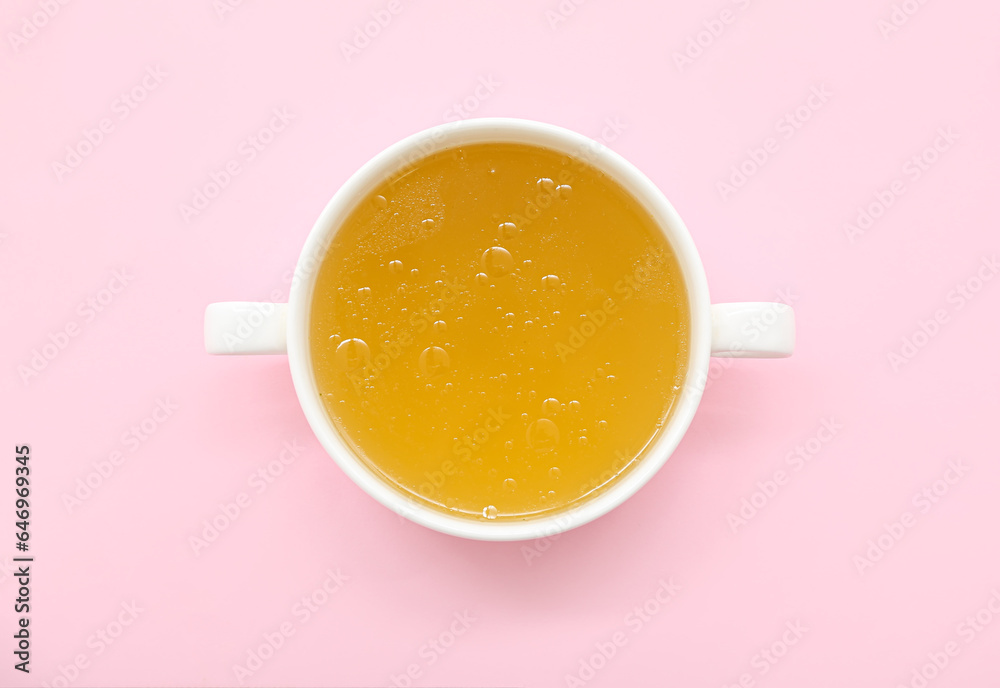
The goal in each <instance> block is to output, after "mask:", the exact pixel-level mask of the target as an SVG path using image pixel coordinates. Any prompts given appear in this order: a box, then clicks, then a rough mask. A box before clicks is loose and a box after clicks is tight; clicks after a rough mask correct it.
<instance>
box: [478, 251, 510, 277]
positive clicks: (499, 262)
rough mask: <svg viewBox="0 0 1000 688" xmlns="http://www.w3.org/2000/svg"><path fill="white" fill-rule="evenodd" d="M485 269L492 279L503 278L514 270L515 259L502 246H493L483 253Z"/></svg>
mask: <svg viewBox="0 0 1000 688" xmlns="http://www.w3.org/2000/svg"><path fill="white" fill-rule="evenodd" d="M482 262H483V268H484V269H485V270H486V272H487V274H489V275H490V277H503V276H504V275H507V274H509V273H510V271H511V270H513V269H514V258H513V257H512V256H511V255H510V251H508V250H507V249H505V248H502V247H500V246H493V247H492V248H488V249H486V250H485V251H484V252H483V258H482Z"/></svg>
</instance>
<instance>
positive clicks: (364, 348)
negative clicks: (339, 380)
mask: <svg viewBox="0 0 1000 688" xmlns="http://www.w3.org/2000/svg"><path fill="white" fill-rule="evenodd" d="M371 355H372V354H371V349H369V348H368V343H367V342H365V340H363V339H357V338H354V339H345V340H344V341H342V342H341V343H340V344H338V345H337V350H336V351H335V352H334V354H333V358H334V361H335V362H336V364H337V367H338V368H339V369H340V370H342V371H344V372H351V371H354V370H357V369H358V368H363V367H364V366H365V365H367V363H368V361H369V360H370V359H371Z"/></svg>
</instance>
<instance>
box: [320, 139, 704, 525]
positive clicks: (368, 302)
mask: <svg viewBox="0 0 1000 688" xmlns="http://www.w3.org/2000/svg"><path fill="white" fill-rule="evenodd" d="M689 329H690V317H689V311H688V303H687V293H686V291H685V288H684V282H683V280H682V276H681V271H680V266H679V264H678V262H677V259H676V257H675V255H674V253H673V251H672V250H671V248H670V245H669V244H668V243H667V241H666V239H665V238H664V236H663V234H662V233H661V232H660V231H659V230H658V229H657V227H656V224H655V223H654V221H653V219H652V218H651V217H650V216H649V214H648V213H647V212H646V210H645V209H644V208H643V207H642V206H641V205H640V204H639V203H638V202H637V201H636V200H635V199H634V198H632V196H630V195H629V194H628V193H627V192H626V191H625V190H624V189H622V188H621V186H619V185H618V184H617V183H616V182H614V181H613V180H611V179H609V178H608V177H607V176H606V175H604V174H603V173H601V172H599V171H598V170H597V169H595V168H594V167H592V166H590V165H588V164H586V163H585V162H583V161H581V160H579V159H575V158H570V157H567V156H565V155H562V154H559V153H556V152H553V151H550V150H547V149H544V148H538V147H533V146H526V145H518V144H479V145H471V146H466V147H463V148H456V149H450V150H446V151H442V152H438V153H434V154H432V155H430V156H428V157H426V158H424V159H422V160H420V161H418V162H416V163H415V164H413V165H411V166H409V167H408V168H406V169H405V170H404V171H403V172H401V173H400V174H399V176H397V177H395V178H393V179H391V180H387V181H386V182H385V183H384V184H383V185H382V186H381V187H379V188H378V189H376V190H375V191H374V192H372V193H371V194H370V196H368V197H367V198H364V199H362V200H361V202H360V203H359V204H358V206H357V208H356V209H355V210H354V211H353V213H352V214H351V216H350V217H349V218H348V219H347V221H346V222H345V223H344V225H343V226H342V227H341V228H340V230H339V231H338V232H337V234H336V236H335V237H334V239H333V241H332V243H331V245H330V247H329V249H328V252H327V255H326V256H325V257H324V259H323V261H322V264H321V266H320V268H319V274H318V276H317V281H316V286H315V292H314V294H313V303H312V313H311V324H310V347H311V355H312V363H313V369H314V371H315V375H316V384H317V388H318V390H319V393H320V396H321V398H322V401H323V403H324V405H325V407H326V409H327V412H328V413H329V415H330V418H331V419H332V420H333V423H334V425H335V426H336V427H337V428H338V430H339V432H340V433H341V435H342V436H343V437H344V438H345V439H346V441H347V442H348V444H349V445H351V446H352V447H353V448H354V450H355V451H356V452H357V454H358V455H359V456H360V457H362V458H363V459H364V460H365V461H366V463H367V464H368V466H369V467H370V469H371V470H373V471H374V472H376V473H377V474H379V475H381V476H383V477H384V479H386V480H388V481H389V482H390V483H392V484H394V485H395V486H396V487H397V488H398V489H399V490H401V491H403V492H404V493H407V494H409V495H410V496H411V497H413V498H415V499H417V500H420V501H422V502H424V503H426V504H429V505H431V506H433V507H435V508H438V509H441V510H445V511H447V512H450V513H453V514H461V515H465V516H467V517H469V518H476V519H491V520H492V519H500V520H504V519H506V520H509V519H521V518H525V517H529V516H532V515H539V514H548V513H551V512H553V511H555V510H560V509H566V508H567V507H571V506H573V505H574V504H576V503H579V502H580V500H583V499H586V498H587V496H588V495H591V494H592V493H594V492H595V491H597V490H601V489H603V488H605V487H606V486H607V485H608V484H609V483H611V482H613V481H614V480H616V479H617V478H618V477H620V476H621V475H622V474H623V473H624V472H626V471H627V470H629V468H630V467H631V466H632V465H634V463H635V462H636V461H638V460H640V459H641V455H642V452H643V449H644V448H645V447H646V446H647V445H648V444H649V443H650V441H651V440H652V439H653V438H654V437H655V435H656V433H657V431H658V429H659V428H660V427H661V426H662V425H663V423H664V422H665V421H666V420H667V418H668V417H669V414H670V411H671V407H672V405H673V404H674V401H675V399H677V397H678V396H679V394H680V391H681V387H682V384H683V379H684V373H685V367H686V363H687V355H688V340H689Z"/></svg>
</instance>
